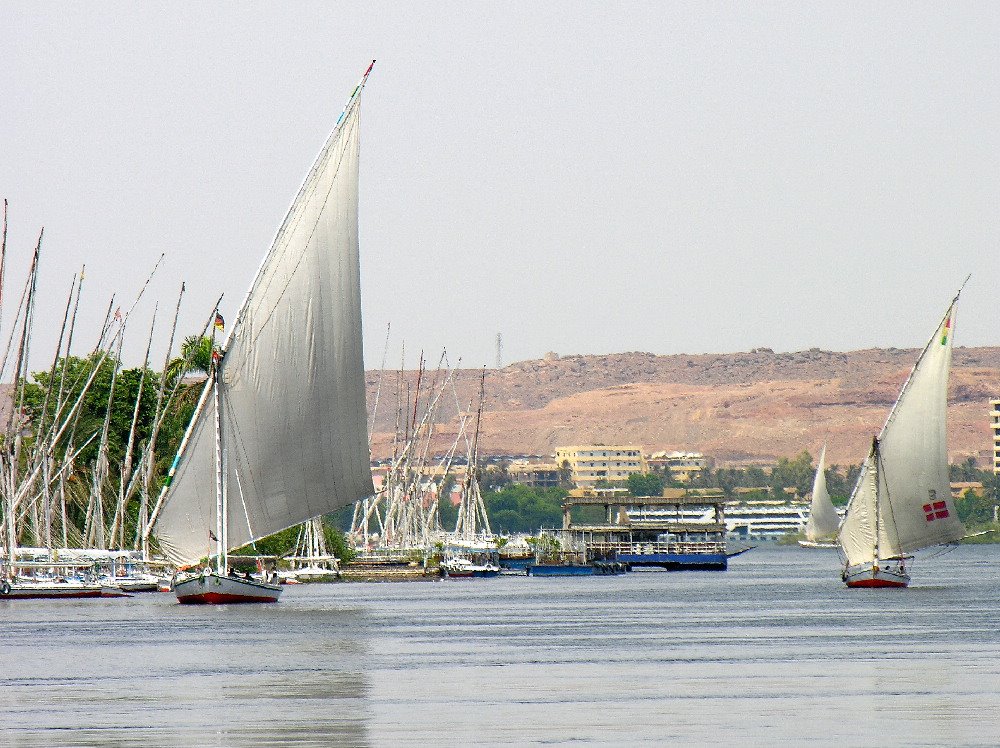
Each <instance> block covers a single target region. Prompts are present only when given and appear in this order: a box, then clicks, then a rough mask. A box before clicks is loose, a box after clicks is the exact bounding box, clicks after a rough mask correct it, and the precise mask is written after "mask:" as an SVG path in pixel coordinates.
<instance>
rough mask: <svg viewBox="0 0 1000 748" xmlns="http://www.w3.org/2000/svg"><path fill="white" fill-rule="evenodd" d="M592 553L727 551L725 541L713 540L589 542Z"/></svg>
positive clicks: (639, 553) (648, 553)
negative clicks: (686, 541)
mask: <svg viewBox="0 0 1000 748" xmlns="http://www.w3.org/2000/svg"><path fill="white" fill-rule="evenodd" d="M587 545H588V550H589V551H590V552H591V553H597V554H601V555H604V556H606V555H608V554H611V553H615V554H631V555H637V556H652V555H655V554H659V553H725V551H726V546H725V543H718V542H713V541H704V542H690V543H677V542H674V543H661V542H651V543H600V542H598V543H588V544H587Z"/></svg>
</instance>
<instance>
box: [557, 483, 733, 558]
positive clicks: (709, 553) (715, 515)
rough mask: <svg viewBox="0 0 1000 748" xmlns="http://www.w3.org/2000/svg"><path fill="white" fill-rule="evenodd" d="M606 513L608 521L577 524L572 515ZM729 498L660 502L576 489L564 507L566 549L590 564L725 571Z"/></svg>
mask: <svg viewBox="0 0 1000 748" xmlns="http://www.w3.org/2000/svg"><path fill="white" fill-rule="evenodd" d="M581 507H601V508H602V509H603V521H596V522H590V523H586V524H585V523H581V522H574V521H573V510H574V509H578V508H581ZM724 507H725V497H724V496H723V494H722V493H721V492H719V491H715V490H701V491H699V490H690V491H689V490H684V489H676V488H667V489H664V491H663V494H662V495H661V496H644V497H637V496H630V495H628V494H625V493H623V492H621V491H620V490H619V491H614V490H612V491H601V490H599V489H598V490H586V489H576V490H574V491H571V492H570V494H569V496H567V497H566V499H565V500H564V501H563V505H562V509H563V527H562V529H561V530H560V531H557V532H555V533H553V534H555V535H557V539H558V540H559V541H560V545H561V546H562V547H563V548H573V549H576V551H577V552H578V553H579V554H580V556H581V560H582V561H584V562H585V563H607V562H616V563H621V564H625V565H628V566H632V567H635V566H652V567H660V568H663V569H669V570H680V569H718V570H722V569H725V568H726V567H727V565H728V562H727V555H726V521H725V509H724Z"/></svg>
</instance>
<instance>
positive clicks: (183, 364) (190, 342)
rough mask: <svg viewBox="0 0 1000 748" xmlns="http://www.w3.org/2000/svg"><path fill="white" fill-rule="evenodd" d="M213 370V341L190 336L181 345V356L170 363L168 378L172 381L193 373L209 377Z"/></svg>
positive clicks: (199, 336) (198, 336)
mask: <svg viewBox="0 0 1000 748" xmlns="http://www.w3.org/2000/svg"><path fill="white" fill-rule="evenodd" d="M211 370H212V339H211V338H208V337H204V336H201V335H189V336H188V337H186V338H184V343H183V344H181V355H180V356H179V357H177V358H175V359H174V360H173V361H171V362H170V367H169V368H168V370H167V376H168V377H169V378H170V380H171V381H176V380H177V378H178V377H183V376H186V375H188V374H191V373H198V374H204V375H205V376H208V373H209V371H211Z"/></svg>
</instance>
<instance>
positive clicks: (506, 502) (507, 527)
mask: <svg viewBox="0 0 1000 748" xmlns="http://www.w3.org/2000/svg"><path fill="white" fill-rule="evenodd" d="M566 493H567V492H566V490H565V489H562V488H532V487H530V486H522V485H520V484H517V483H515V484H511V485H509V486H506V487H505V488H503V489H502V490H500V491H487V492H486V493H484V494H483V499H484V500H485V501H486V513H487V515H488V516H489V518H490V526H491V527H492V528H493V530H494V531H495V532H500V533H520V532H535V531H536V530H538V529H539V528H541V527H560V526H562V500H563V499H564V498H565V497H566Z"/></svg>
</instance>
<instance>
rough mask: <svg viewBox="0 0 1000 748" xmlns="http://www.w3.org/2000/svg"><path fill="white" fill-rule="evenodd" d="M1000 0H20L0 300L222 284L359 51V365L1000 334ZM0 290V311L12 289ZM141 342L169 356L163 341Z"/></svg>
mask: <svg viewBox="0 0 1000 748" xmlns="http://www.w3.org/2000/svg"><path fill="white" fill-rule="evenodd" d="M998 35H1000V5H998V4H995V3H981V4H974V3H962V4H955V3H940V4H938V5H936V6H929V5H922V4H917V3H911V2H905V3H898V4H896V3H867V2H866V3H839V2H838V3H833V2H831V3H812V4H809V3H802V2H788V3H719V4H710V3H700V2H699V3H665V2H652V3H624V4H617V3H605V2H600V3H597V2H593V3H587V2H569V3H554V2H525V3H516V2H502V3H500V2H497V3H469V2H457V3H446V2H434V3H398V2H391V3H380V2H368V1H366V2H363V3H331V2H318V3H267V4H264V3H260V4H248V3H187V4H179V3H167V4H163V5H159V6H158V5H155V4H152V3H143V4H138V3H137V4H124V3H115V4H101V3H94V2H87V3H77V4H73V3H47V4H36V3H11V2H8V3H5V4H3V5H0V63H2V65H0V197H6V198H7V199H8V200H9V201H10V227H9V237H8V256H9V262H10V264H11V267H12V268H13V267H14V266H16V269H12V270H10V272H9V278H10V282H9V283H8V285H7V289H6V293H7V296H8V298H12V297H16V295H17V294H18V293H19V292H20V289H19V286H18V284H19V283H20V282H21V281H22V279H23V276H24V268H25V266H26V265H27V261H28V257H29V253H30V250H31V248H32V247H33V245H34V242H35V239H36V238H37V234H38V230H39V229H40V228H41V226H43V225H44V226H45V240H44V244H43V257H42V282H41V292H42V296H41V298H42V302H41V308H40V310H39V316H38V323H37V327H36V336H35V340H34V343H33V350H34V356H33V359H34V360H35V361H37V362H38V365H44V363H43V362H44V361H45V360H46V359H47V358H49V357H50V356H51V355H52V351H53V350H54V347H55V339H56V333H57V330H58V324H59V321H60V319H61V316H62V308H63V304H64V300H65V296H66V293H67V291H68V289H69V284H70V282H71V279H72V275H73V273H74V272H76V271H77V270H78V269H79V268H80V266H81V265H82V264H84V263H86V265H87V272H86V281H85V287H84V301H83V306H84V311H83V313H82V317H81V323H80V326H78V339H79V340H80V341H81V342H80V347H79V348H77V349H76V350H77V351H81V350H82V349H84V348H87V347H90V346H92V345H93V342H94V339H95V338H96V336H97V334H98V328H99V325H100V321H101V320H102V319H103V315H104V310H105V308H106V306H107V303H108V299H109V297H110V296H111V294H112V293H118V294H120V295H121V298H122V301H121V304H122V306H123V307H127V306H128V304H129V303H131V302H130V300H131V298H132V297H134V295H135V293H136V292H137V291H138V288H139V287H140V285H141V284H142V281H143V280H144V278H145V276H146V275H147V274H148V272H149V271H150V270H151V269H152V267H153V265H154V264H155V262H156V259H157V258H158V257H159V255H160V254H161V253H166V260H165V263H164V265H163V267H162V268H161V270H160V272H159V274H158V276H157V277H156V279H155V281H154V283H153V284H152V286H151V289H150V294H149V296H148V298H147V299H145V300H144V301H143V304H142V308H141V314H139V315H137V317H136V319H135V322H134V323H133V324H130V327H129V332H130V342H129V346H128V349H127V352H126V353H127V358H128V359H129V360H130V362H131V363H137V362H138V360H139V359H141V356H142V352H143V349H144V346H145V336H146V332H147V329H148V324H149V319H150V314H151V312H152V305H153V303H154V302H155V301H159V302H160V306H161V314H160V327H161V328H162V331H161V332H160V333H159V334H158V343H157V347H156V348H154V351H155V352H156V355H157V357H158V360H159V358H162V356H163V354H164V351H165V346H166V335H167V329H166V322H167V318H168V317H169V315H170V314H171V313H172V309H173V306H174V303H175V301H176V292H177V290H178V288H179V286H180V282H181V281H182V280H184V281H186V283H187V288H188V294H187V298H186V302H185V307H184V312H183V315H182V333H183V334H191V333H193V332H195V331H197V330H198V329H200V326H201V324H202V320H203V319H204V318H205V317H206V315H207V314H208V313H209V311H210V310H211V307H212V304H213V302H214V300H215V298H216V297H217V296H218V295H219V294H221V293H224V294H225V299H224V302H223V312H224V313H225V314H227V316H230V315H232V314H233V313H234V312H235V310H236V308H237V307H238V306H239V303H240V302H241V301H242V299H243V296H244V294H245V291H246V288H247V286H248V284H249V282H250V280H251V278H252V276H253V274H254V272H255V270H256V268H257V266H258V264H259V262H260V259H261V258H262V256H263V254H264V252H265V251H266V250H267V247H268V246H269V244H270V241H271V239H272V237H273V235H274V232H275V230H276V229H277V227H278V225H279V224H280V222H281V220H282V218H283V216H284V213H285V211H286V210H287V208H288V206H289V204H290V203H291V200H292V198H293V196H294V194H295V192H296V190H297V189H298V186H299V184H300V182H301V181H302V179H303V177H304V176H305V174H306V172H307V170H308V168H309V166H310V165H311V163H312V160H313V158H314V157H315V155H316V153H317V152H318V150H319V148H320V146H321V144H322V143H323V141H324V139H325V138H326V136H327V134H328V132H329V131H330V130H331V129H332V127H333V124H334V122H335V120H336V118H337V115H338V114H339V113H340V110H341V108H342V106H343V104H344V102H345V100H346V98H347V95H348V94H349V93H350V91H351V89H352V88H353V86H354V84H355V83H356V81H357V79H358V78H359V76H360V74H361V73H362V72H363V71H364V69H365V67H366V66H367V65H368V63H369V62H370V60H371V59H373V58H377V59H378V63H377V64H376V66H375V69H374V71H373V73H372V77H371V79H370V80H369V84H368V87H367V89H366V92H365V97H364V104H363V114H362V146H361V147H362V151H361V245H362V246H361V256H362V260H361V261H362V273H363V277H362V293H363V297H364V324H365V350H366V358H367V364H368V366H369V367H370V368H374V367H377V366H378V364H379V361H380V360H381V357H382V350H383V341H384V338H385V332H386V324H387V323H389V322H391V323H392V339H391V343H390V354H389V355H390V361H391V362H396V361H398V357H399V347H400V342H401V341H404V340H405V343H406V348H407V352H408V354H410V353H412V354H413V355H412V356H411V355H408V358H410V363H411V364H412V362H413V359H414V358H415V354H416V352H417V351H418V350H419V349H421V348H423V349H425V350H426V351H428V352H429V353H430V354H431V356H432V357H434V358H436V356H437V355H438V354H439V353H440V350H441V348H442V347H447V349H448V351H449V353H450V354H451V355H452V357H453V358H456V357H458V356H461V357H462V358H463V363H464V364H468V365H470V366H475V365H480V364H483V363H489V364H491V365H492V364H493V363H494V361H495V357H496V353H495V340H496V334H497V332H502V333H503V339H504V360H505V362H510V361H515V360H520V359H526V358H536V357H540V356H541V355H542V354H544V353H545V352H546V351H549V350H554V351H557V352H559V353H561V354H568V353H605V352H616V351H629V350H641V351H652V352H655V353H679V352H686V353H698V352H727V351H738V350H748V349H750V348H754V347H758V346H767V347H771V348H774V349H775V350H801V349H804V348H809V347H812V346H819V347H822V348H827V349H835V350H847V349H855V348H863V347H870V346H896V347H914V346H921V345H923V343H924V342H925V341H926V339H927V338H928V336H929V335H930V334H931V332H932V331H933V329H934V327H935V326H936V324H937V322H938V320H939V318H940V316H941V314H942V313H943V311H944V309H945V307H946V305H947V302H948V301H949V299H950V298H951V296H952V294H953V293H954V291H955V290H956V289H957V287H958V286H959V284H960V283H961V281H962V279H963V278H964V277H965V276H966V275H967V274H969V273H971V274H972V280H971V281H970V282H969V285H968V286H967V287H966V290H965V292H964V294H963V303H962V306H961V308H960V311H959V317H958V326H957V336H956V341H957V343H958V344H960V345H961V344H964V345H989V344H997V343H998V342H1000V333H998V332H997V318H998V315H997V305H998V297H997V292H996V288H997V279H998V278H1000V251H998V249H1000V242H998V238H1000V216H998V212H1000V126H998V124H1000V116H998V115H1000V95H998V75H1000V45H998V44H997V38H998ZM10 308H11V307H10V305H7V304H5V309H6V310H7V311H5V316H4V318H3V321H2V324H3V329H0V334H2V336H3V338H4V339H6V337H7V335H8V332H9V327H8V320H9V318H10V316H11V313H10V311H9V309H10ZM157 365H158V364H157Z"/></svg>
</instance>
